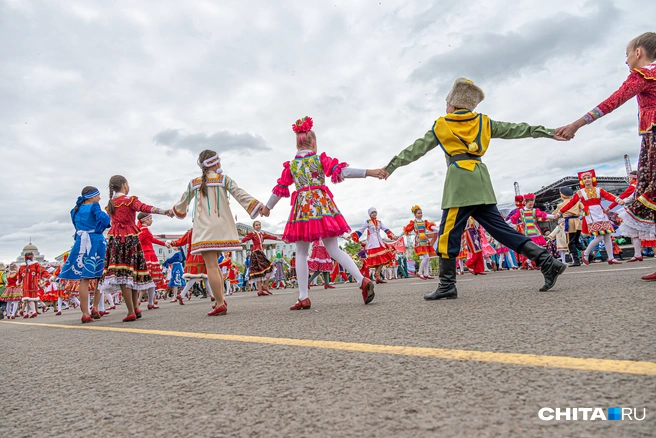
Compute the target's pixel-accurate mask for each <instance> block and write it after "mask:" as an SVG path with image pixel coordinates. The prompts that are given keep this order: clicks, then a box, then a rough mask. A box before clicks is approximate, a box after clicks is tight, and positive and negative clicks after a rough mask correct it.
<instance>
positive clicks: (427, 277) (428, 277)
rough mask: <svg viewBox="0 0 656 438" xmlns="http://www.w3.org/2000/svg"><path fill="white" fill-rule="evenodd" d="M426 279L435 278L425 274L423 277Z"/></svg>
mask: <svg viewBox="0 0 656 438" xmlns="http://www.w3.org/2000/svg"><path fill="white" fill-rule="evenodd" d="M424 278H425V279H426V280H435V277H431V276H430V275H427V276H425V277H424Z"/></svg>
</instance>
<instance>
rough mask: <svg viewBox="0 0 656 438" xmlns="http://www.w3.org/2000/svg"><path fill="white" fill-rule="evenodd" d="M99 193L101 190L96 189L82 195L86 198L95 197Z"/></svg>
mask: <svg viewBox="0 0 656 438" xmlns="http://www.w3.org/2000/svg"><path fill="white" fill-rule="evenodd" d="M98 195H100V190H98V189H96V190H94V191H93V192H89V193H85V194H84V195H82V197H83V198H84V199H91V198H95V197H96V196H98Z"/></svg>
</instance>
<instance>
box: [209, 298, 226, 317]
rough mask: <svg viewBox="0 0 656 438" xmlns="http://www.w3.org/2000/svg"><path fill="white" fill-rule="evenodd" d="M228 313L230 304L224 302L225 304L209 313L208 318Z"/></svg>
mask: <svg viewBox="0 0 656 438" xmlns="http://www.w3.org/2000/svg"><path fill="white" fill-rule="evenodd" d="M226 313H228V303H226V302H225V300H224V301H223V304H221V305H220V306H216V307H215V308H214V309H212V310H211V311H209V312H207V316H217V315H225V314H226Z"/></svg>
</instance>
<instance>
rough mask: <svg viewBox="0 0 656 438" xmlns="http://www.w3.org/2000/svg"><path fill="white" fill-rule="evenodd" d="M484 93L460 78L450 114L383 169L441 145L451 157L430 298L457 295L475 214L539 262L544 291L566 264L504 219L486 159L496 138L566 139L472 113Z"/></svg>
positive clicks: (496, 235) (503, 239)
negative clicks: (459, 263) (465, 239)
mask: <svg viewBox="0 0 656 438" xmlns="http://www.w3.org/2000/svg"><path fill="white" fill-rule="evenodd" d="M484 98H485V94H484V93H483V90H481V89H480V88H479V87H477V86H476V85H474V83H473V82H472V81H470V80H468V79H465V78H459V79H457V80H456V81H455V83H454V85H453V88H452V90H451V92H450V93H449V94H448V96H447V99H446V101H447V106H446V111H447V113H448V114H447V115H446V116H445V117H440V118H439V119H437V120H436V122H435V124H434V125H433V129H431V130H430V131H428V132H427V133H426V134H425V135H424V137H423V138H420V139H418V140H416V141H415V142H414V143H413V144H412V145H411V146H409V147H407V148H406V149H405V150H403V151H402V152H401V153H400V154H399V155H397V156H395V157H394V158H393V159H392V160H391V161H390V163H389V164H388V165H387V167H386V168H385V169H384V170H385V171H386V172H387V174H388V175H390V174H391V173H393V172H394V171H395V170H396V169H398V168H399V167H401V166H405V165H408V164H410V163H412V162H414V161H416V160H418V159H419V158H421V157H422V156H424V155H425V154H426V153H428V152H429V151H430V150H432V149H434V148H436V147H437V146H438V145H440V146H441V149H442V150H443V151H444V152H445V154H446V156H447V162H448V169H447V174H446V179H445V182H444V193H443V196H442V210H443V214H442V222H441V224H440V230H439V236H440V237H439V240H438V251H437V252H438V254H439V257H440V270H439V272H440V274H439V275H440V285H439V287H438V288H437V289H436V290H435V291H434V292H433V293H431V294H427V295H425V296H424V298H425V299H427V300H436V299H440V298H457V296H458V292H457V289H456V260H455V258H456V257H457V256H458V253H459V252H460V242H461V236H462V233H463V231H464V228H465V225H466V224H467V220H468V219H469V217H470V216H473V217H474V219H476V220H477V221H478V222H479V223H480V224H481V225H483V226H484V227H485V229H486V230H487V231H488V232H489V233H490V234H491V235H492V237H494V238H495V239H496V240H497V241H499V242H501V243H502V244H504V245H506V246H508V247H509V248H511V249H512V250H514V251H517V252H518V253H520V254H523V255H525V256H526V257H528V258H530V259H531V260H534V261H536V262H537V264H538V266H540V267H541V269H542V274H543V276H544V285H543V286H542V287H541V288H540V290H541V291H547V290H549V289H551V288H552V287H553V286H554V285H555V283H556V279H557V277H558V276H559V275H560V274H562V273H563V272H564V271H565V269H566V267H567V266H565V265H563V264H562V263H560V262H559V261H557V260H555V259H554V258H553V256H551V255H550V254H549V252H548V251H547V250H545V249H544V248H541V247H540V246H538V245H535V244H534V243H533V242H532V241H531V240H530V239H529V238H528V237H526V236H524V235H522V234H520V233H518V232H517V231H515V230H514V229H513V228H511V227H510V225H508V224H507V223H505V222H504V221H503V219H502V217H501V214H500V213H499V210H498V209H497V207H496V204H497V200H496V197H495V195H494V189H493V187H492V182H491V181H490V175H489V173H488V170H487V167H486V166H485V164H483V163H482V162H481V157H482V156H483V155H485V153H486V152H487V148H488V146H489V143H490V139H492V138H505V139H515V138H527V137H533V138H538V137H545V138H555V139H556V140H562V138H561V137H554V131H553V130H551V129H546V128H544V127H542V126H530V125H528V124H526V123H520V124H515V123H506V122H498V121H494V120H491V119H490V118H489V117H488V116H486V115H484V114H480V113H479V114H477V113H475V112H473V111H474V109H475V108H476V106H477V105H478V104H479V103H480V102H481V101H482V100H483V99H484Z"/></svg>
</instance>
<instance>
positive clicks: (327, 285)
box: [323, 284, 335, 289]
mask: <svg viewBox="0 0 656 438" xmlns="http://www.w3.org/2000/svg"><path fill="white" fill-rule="evenodd" d="M323 288H324V289H335V286H331V285H329V284H324V285H323Z"/></svg>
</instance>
